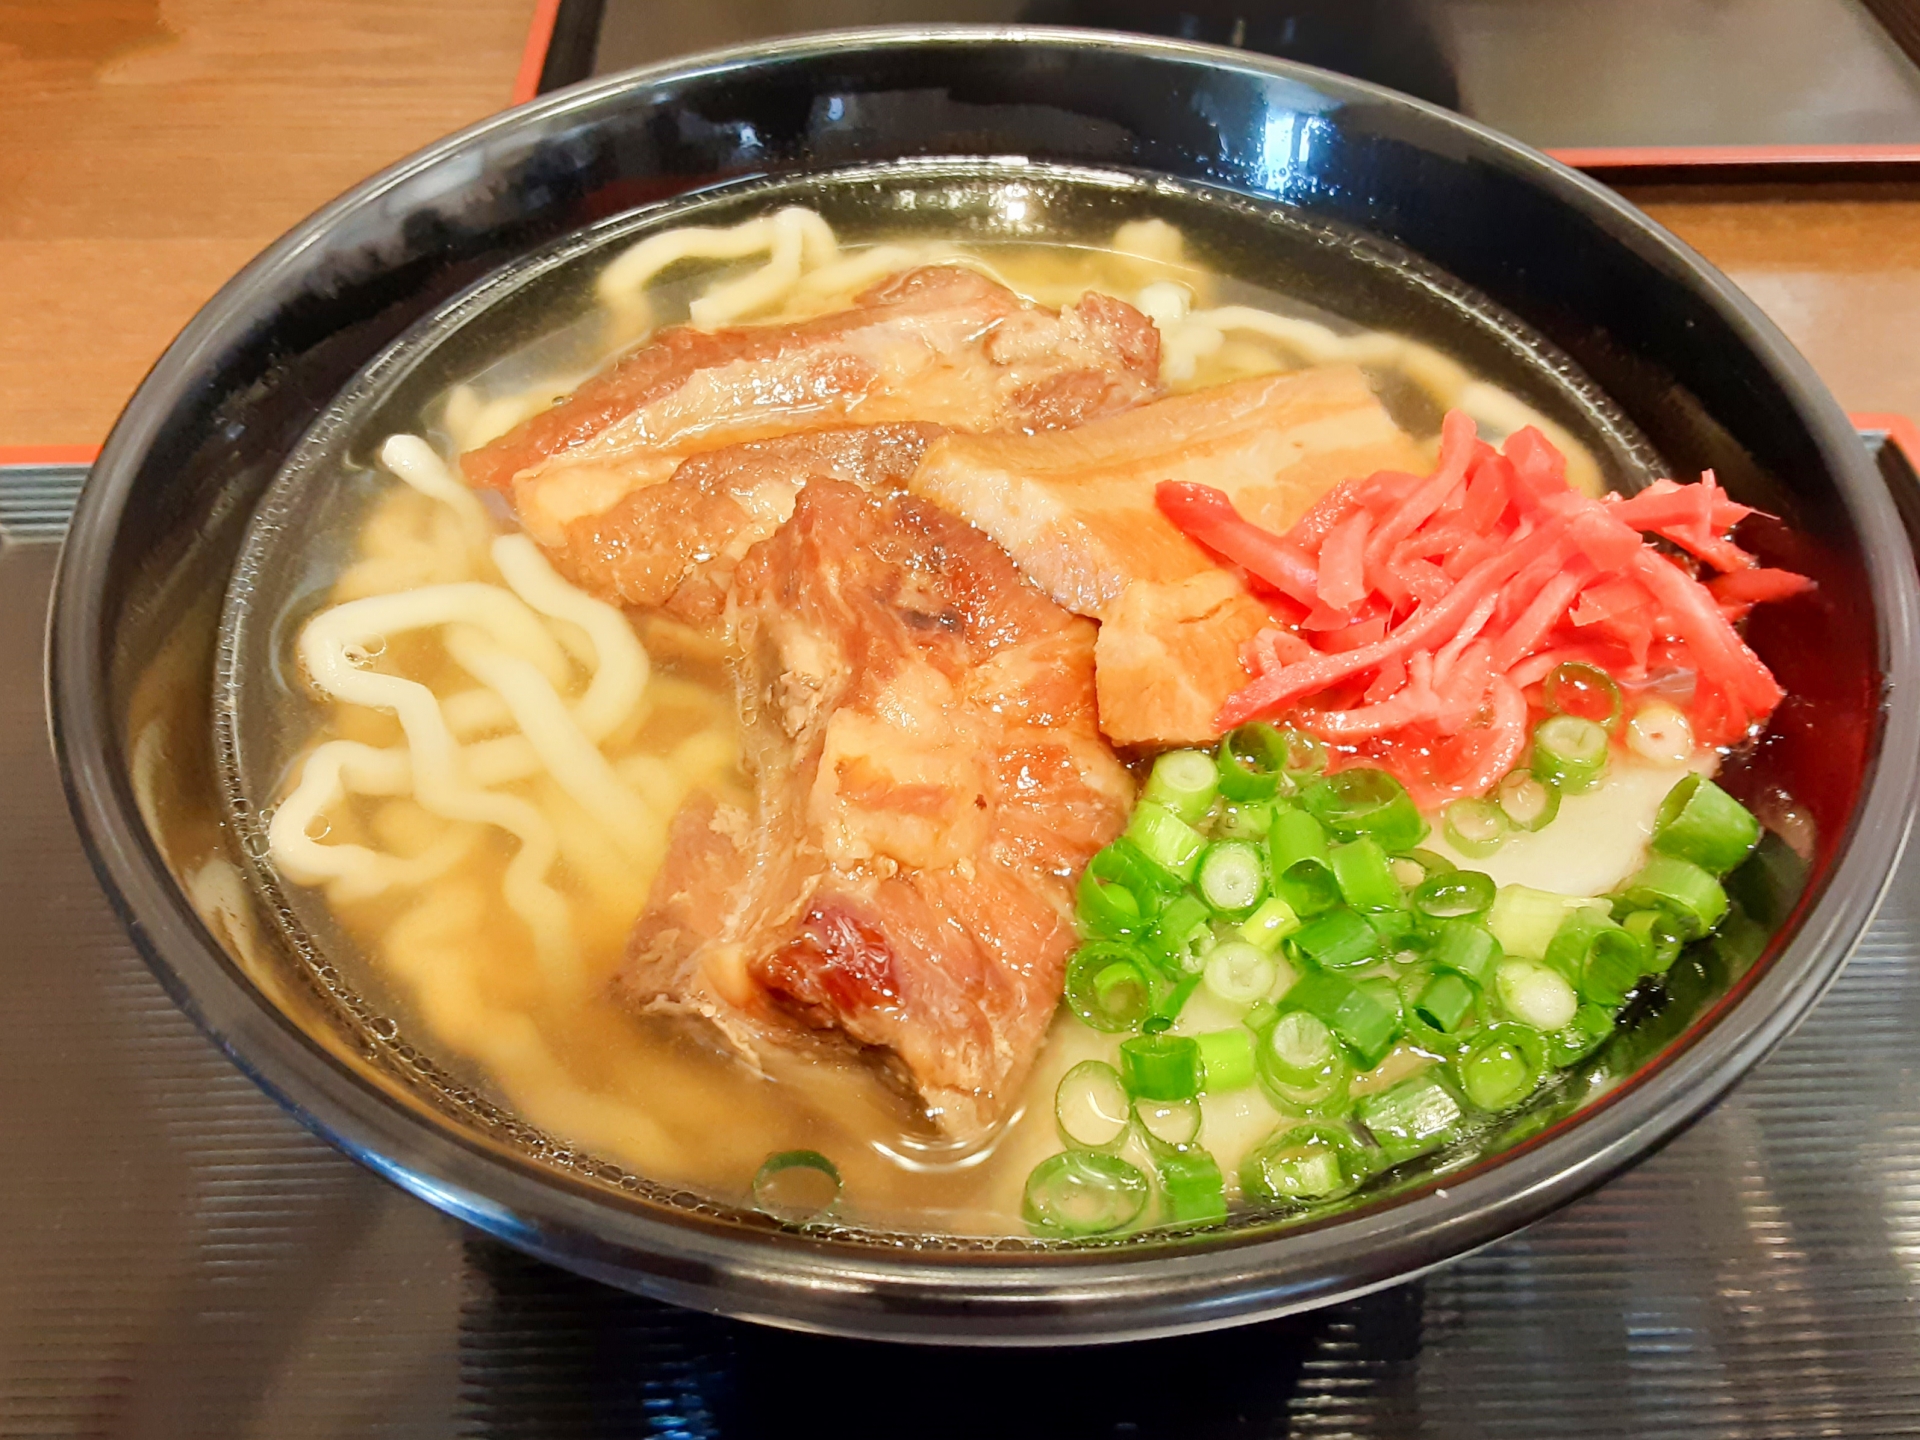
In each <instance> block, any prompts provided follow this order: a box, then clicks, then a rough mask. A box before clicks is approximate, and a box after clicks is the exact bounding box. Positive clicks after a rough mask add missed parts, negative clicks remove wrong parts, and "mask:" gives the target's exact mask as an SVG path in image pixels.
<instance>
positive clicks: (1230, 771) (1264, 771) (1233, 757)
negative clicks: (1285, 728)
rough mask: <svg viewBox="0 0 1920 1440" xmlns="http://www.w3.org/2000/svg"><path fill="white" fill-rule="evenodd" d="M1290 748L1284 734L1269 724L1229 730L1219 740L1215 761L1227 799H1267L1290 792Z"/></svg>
mask: <svg viewBox="0 0 1920 1440" xmlns="http://www.w3.org/2000/svg"><path fill="white" fill-rule="evenodd" d="M1289 749H1290V747H1289V746H1288V743H1287V737H1286V736H1285V735H1283V734H1282V733H1281V732H1280V731H1278V730H1276V729H1274V727H1273V726H1271V725H1266V724H1257V723H1256V724H1253V725H1242V726H1241V727H1240V728H1239V729H1238V730H1235V731H1233V732H1231V733H1230V734H1228V736H1227V737H1226V738H1225V739H1224V740H1222V741H1221V742H1220V753H1219V758H1218V760H1217V762H1216V764H1217V768H1218V779H1219V786H1220V793H1221V794H1222V795H1224V796H1226V797H1227V798H1228V799H1229V800H1268V799H1271V798H1272V797H1273V796H1275V795H1281V794H1289V793H1291V792H1292V790H1293V781H1292V780H1291V779H1289V778H1288V775H1287V760H1288V754H1289Z"/></svg>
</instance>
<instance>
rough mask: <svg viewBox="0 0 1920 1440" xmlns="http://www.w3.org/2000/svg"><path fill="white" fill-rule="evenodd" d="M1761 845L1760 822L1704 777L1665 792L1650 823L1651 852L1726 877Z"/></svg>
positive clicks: (1692, 778)
mask: <svg viewBox="0 0 1920 1440" xmlns="http://www.w3.org/2000/svg"><path fill="white" fill-rule="evenodd" d="M1759 843H1760V822H1759V821H1758V820H1756V819H1754V818H1753V812H1752V811H1750V810H1748V809H1747V807H1746V806H1744V805H1742V804H1741V803H1740V802H1739V801H1738V800H1736V799H1734V798H1733V796H1731V795H1729V794H1728V793H1727V792H1726V791H1724V790H1722V789H1721V788H1720V787H1719V786H1718V785H1716V784H1714V783H1713V781H1711V780H1709V779H1707V777H1706V776H1704V775H1688V776H1686V777H1684V778H1683V779H1682V780H1681V781H1680V783H1679V784H1677V785H1675V786H1674V787H1673V789H1671V790H1669V791H1668V792H1667V798H1666V799H1664V800H1662V801H1661V802H1660V812H1659V814H1658V815H1657V816H1656V817H1655V818H1654V822H1653V848H1654V849H1656V850H1658V851H1659V852H1660V853H1661V854H1663V855H1672V856H1675V857H1676V858H1678V859H1681V860H1689V861H1691V862H1693V863H1694V864H1695V865H1698V866H1699V867H1700V868H1701V869H1702V870H1705V871H1707V872H1708V873H1709V874H1712V875H1724V874H1726V873H1727V872H1728V871H1729V870H1731V869H1733V867H1734V866H1736V865H1738V864H1739V863H1740V862H1741V861H1742V860H1744V859H1746V858H1747V855H1748V854H1749V853H1750V852H1751V851H1752V849H1753V847H1754V846H1755V845H1757V844H1759Z"/></svg>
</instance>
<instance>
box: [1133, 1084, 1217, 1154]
mask: <svg viewBox="0 0 1920 1440" xmlns="http://www.w3.org/2000/svg"><path fill="white" fill-rule="evenodd" d="M1200 1120H1201V1112H1200V1101H1199V1099H1198V1098H1197V1097H1195V1096H1191V1095H1190V1096H1188V1097H1187V1098H1186V1099H1184V1100H1150V1099H1147V1098H1145V1097H1136V1098H1135V1100H1134V1102H1133V1123H1134V1124H1135V1125H1137V1126H1138V1127H1139V1128H1140V1137H1141V1138H1142V1139H1143V1140H1145V1141H1146V1142H1147V1149H1148V1150H1150V1151H1151V1152H1152V1153H1153V1154H1155V1155H1162V1156H1163V1155H1168V1154H1177V1153H1179V1152H1181V1151H1186V1150H1191V1149H1193V1148H1194V1147H1195V1146H1197V1145H1198V1144H1199V1143H1200Z"/></svg>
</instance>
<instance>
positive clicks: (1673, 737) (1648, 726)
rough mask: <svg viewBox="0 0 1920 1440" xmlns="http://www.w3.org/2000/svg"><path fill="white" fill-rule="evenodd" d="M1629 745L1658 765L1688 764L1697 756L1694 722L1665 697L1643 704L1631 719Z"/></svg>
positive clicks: (1641, 756)
mask: <svg viewBox="0 0 1920 1440" xmlns="http://www.w3.org/2000/svg"><path fill="white" fill-rule="evenodd" d="M1627 748H1628V749H1629V750H1631V751H1633V753H1634V754H1636V755H1638V756H1639V757H1640V758H1641V759H1642V760H1652V761H1654V762H1655V763H1656V764H1661V765H1682V764H1685V763H1686V762H1687V761H1688V760H1690V759H1692V758H1693V722H1692V721H1690V720H1688V719H1687V717H1686V715H1685V714H1683V713H1682V712H1681V711H1679V710H1676V709H1675V708H1674V707H1673V706H1671V705H1669V704H1667V702H1666V701H1664V700H1655V701H1653V702H1652V703H1651V704H1649V705H1642V706H1641V707H1640V709H1639V710H1637V711H1636V712H1635V713H1634V717H1633V719H1631V720H1629V721H1628V722H1627Z"/></svg>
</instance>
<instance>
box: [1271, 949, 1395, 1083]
mask: <svg viewBox="0 0 1920 1440" xmlns="http://www.w3.org/2000/svg"><path fill="white" fill-rule="evenodd" d="M1287 1004H1288V1005H1289V1006H1290V1007H1296V1008H1298V1009H1301V1010H1305V1011H1306V1012H1307V1013H1308V1014H1309V1015H1312V1016H1313V1017H1314V1018H1315V1019H1317V1020H1320V1021H1322V1022H1323V1023H1324V1024H1325V1025H1326V1026H1327V1028H1328V1029H1330V1030H1332V1031H1333V1033H1334V1034H1335V1035H1337V1036H1339V1037H1340V1039H1341V1041H1342V1042H1344V1043H1345V1044H1346V1046H1347V1047H1348V1048H1349V1049H1350V1050H1352V1051H1353V1053H1354V1055H1355V1056H1356V1057H1357V1059H1358V1060H1359V1062H1360V1064H1361V1065H1362V1066H1363V1067H1364V1068H1366V1069H1369V1070H1370V1069H1372V1068H1373V1067H1374V1066H1375V1065H1378V1064H1379V1063H1380V1062H1381V1060H1383V1059H1384V1058H1386V1054H1387V1052H1388V1051H1389V1050H1391V1049H1392V1048H1393V1042H1394V1041H1395V1040H1396V1039H1398V1038H1399V1035H1400V1002H1399V997H1398V996H1397V995H1395V994H1394V991H1393V986H1392V985H1391V984H1386V985H1385V986H1384V988H1379V987H1371V986H1367V985H1356V984H1354V983H1353V982H1351V981H1349V980H1348V979H1347V978H1346V977H1345V976H1344V975H1331V974H1328V973H1326V972H1324V971H1322V972H1319V973H1309V974H1306V975H1302V976H1301V977H1300V979H1299V980H1298V981H1296V982H1295V983H1294V986H1293V988H1292V989H1291V990H1289V991H1288V992H1287ZM1283 1018H1284V1017H1283Z"/></svg>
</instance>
